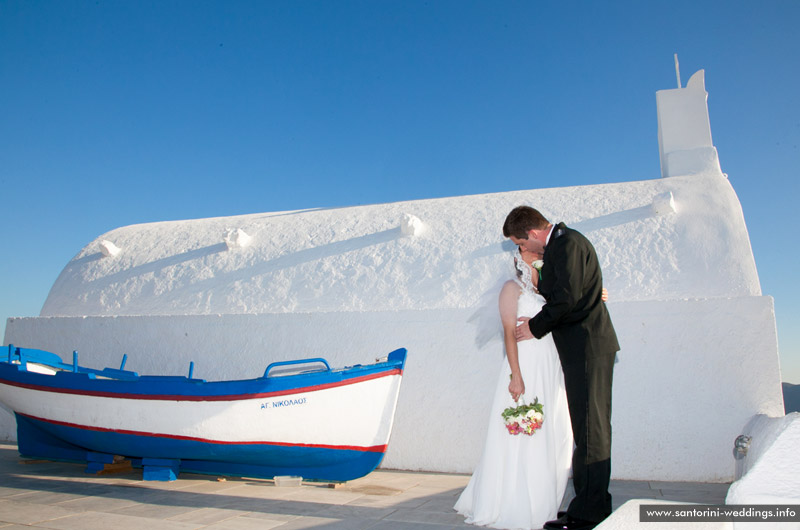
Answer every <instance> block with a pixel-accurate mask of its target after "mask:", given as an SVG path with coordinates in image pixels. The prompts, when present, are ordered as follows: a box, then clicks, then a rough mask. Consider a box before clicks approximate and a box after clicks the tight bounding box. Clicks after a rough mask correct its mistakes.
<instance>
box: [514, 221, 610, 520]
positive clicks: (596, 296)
mask: <svg viewBox="0 0 800 530" xmlns="http://www.w3.org/2000/svg"><path fill="white" fill-rule="evenodd" d="M602 289H603V277H602V273H601V272H600V264H599V263H598V260H597V254H596V253H595V250H594V247H593V246H592V244H591V243H590V242H589V240H588V239H586V238H585V237H584V236H583V234H581V233H580V232H577V231H576V230H572V229H571V228H567V227H566V226H565V225H564V223H559V224H558V225H557V226H556V227H555V228H554V229H553V232H552V234H551V236H550V240H549V242H548V244H547V246H546V247H545V251H544V266H543V267H542V274H541V279H540V280H539V292H541V294H542V296H544V298H545V300H546V304H545V305H544V307H543V308H542V310H541V311H540V312H539V314H537V315H536V316H534V317H533V318H531V319H530V322H529V325H530V328H531V333H533V335H534V336H535V337H536V338H542V337H543V336H545V335H546V334H547V333H552V334H553V341H554V342H555V344H556V348H557V349H558V355H559V357H560V358H561V366H562V368H563V371H564V384H565V386H566V390H567V401H568V403H569V413H570V416H571V419H572V432H573V435H574V437H575V445H576V448H575V452H574V454H573V457H572V475H573V483H574V485H575V495H576V496H575V499H573V501H572V503H570V505H569V509H568V511H567V513H568V514H569V515H570V516H571V517H573V518H577V519H584V520H587V521H595V522H599V521H602V520H603V519H605V518H606V517H607V516H608V515H609V514H610V513H611V495H610V494H609V493H608V485H609V480H610V478H611V381H612V375H613V367H614V358H615V355H616V352H617V351H618V350H619V343H618V342H617V335H616V333H615V332H614V326H613V325H612V324H611V318H610V317H609V315H608V311H607V310H606V306H605V303H604V302H603V301H602V300H601V291H602ZM545 406H547V404H545Z"/></svg>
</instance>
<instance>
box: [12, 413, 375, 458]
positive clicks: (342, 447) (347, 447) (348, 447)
mask: <svg viewBox="0 0 800 530" xmlns="http://www.w3.org/2000/svg"><path fill="white" fill-rule="evenodd" d="M17 414H19V415H20V416H25V417H26V418H30V419H32V420H36V421H41V422H44V423H50V424H53V425H60V426H62V427H71V428H74V429H81V430H84V431H98V432H113V433H116V434H129V435H133V436H147V437H151V438H169V439H171V440H186V441H192V442H203V443H209V444H217V445H277V446H281V447H313V448H315V449H339V450H348V451H362V452H367V453H385V452H386V449H387V447H388V445H386V444H384V445H372V446H358V445H327V444H304V443H291V442H267V441H261V440H253V441H246V442H234V441H228V440H209V439H207V438H197V437H194V436H181V435H178V434H159V433H153V432H143V431H129V430H126V429H108V428H106V427H93V426H90V425H79V424H77V423H69V422H66V421H58V420H51V419H47V418H39V417H37V416H31V415H30V414H24V413H22V412H17Z"/></svg>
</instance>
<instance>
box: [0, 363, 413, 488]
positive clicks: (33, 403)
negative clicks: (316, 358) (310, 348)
mask: <svg viewBox="0 0 800 530" xmlns="http://www.w3.org/2000/svg"><path fill="white" fill-rule="evenodd" d="M23 361H24V359H23ZM404 362H405V350H398V351H396V352H392V354H390V355H389V357H388V358H387V359H386V361H384V362H379V363H376V364H373V365H367V366H355V367H350V368H346V369H342V370H336V371H333V370H330V369H328V370H323V371H315V372H311V373H303V374H295V375H287V376H275V377H272V376H269V377H268V376H265V377H262V378H258V379H253V380H244V381H233V382H230V381H228V382H205V381H201V380H193V379H188V378H175V377H153V376H149V377H148V376H143V377H138V375H136V376H130V377H128V378H127V379H120V380H116V379H108V378H104V377H98V374H100V373H102V372H98V371H94V372H95V373H94V374H93V373H84V372H81V371H80V369H79V370H78V371H76V372H70V371H59V372H57V373H55V374H54V375H50V374H41V373H35V372H32V371H29V370H28V369H27V368H28V367H30V366H32V365H33V364H32V363H30V364H29V363H25V362H19V363H17V364H15V363H13V362H12V363H0V402H2V403H3V404H4V405H5V406H6V407H7V408H9V409H10V410H12V411H13V412H14V413H15V415H16V418H17V435H18V443H19V449H20V452H21V453H22V454H24V455H26V456H31V457H44V458H56V459H64V460H91V459H92V458H95V459H97V458H98V455H100V457H101V460H102V455H121V456H125V457H128V458H131V459H133V460H134V462H135V463H137V464H138V463H141V465H143V466H144V467H145V469H146V470H147V468H148V465H149V464H148V463H149V462H154V461H159V462H160V463H159V464H158V465H162V464H163V462H166V464H163V466H162V467H166V468H170V469H172V472H173V473H174V474H175V475H177V472H178V471H191V472H198V473H213V474H223V475H240V476H241V475H244V476H254V477H266V478H272V477H274V476H277V475H298V476H302V477H304V478H305V479H310V480H325V481H346V480H353V479H355V478H358V477H361V476H364V475H366V474H367V473H369V472H370V471H372V470H373V469H375V467H377V466H378V465H379V464H380V462H381V460H382V458H383V455H384V454H385V452H386V449H387V446H388V441H389V436H390V434H391V428H392V423H393V418H394V411H395V408H396V403H397V396H398V393H399V388H400V382H401V378H402V371H403V366H404ZM76 365H77V364H76ZM139 460H141V462H139ZM152 467H154V468H155V467H156V464H152Z"/></svg>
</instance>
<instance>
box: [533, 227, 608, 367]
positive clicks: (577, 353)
mask: <svg viewBox="0 0 800 530" xmlns="http://www.w3.org/2000/svg"><path fill="white" fill-rule="evenodd" d="M543 259H544V266H543V267H542V275H541V279H540V280H539V287H538V288H539V292H540V293H541V294H542V296H544V298H545V301H546V303H545V305H544V307H543V308H542V310H541V311H540V312H539V313H538V314H537V315H536V316H534V317H533V318H532V319H531V320H530V322H529V325H530V328H531V332H532V333H533V335H534V337H536V338H542V337H544V336H545V335H547V334H548V333H552V334H553V341H554V342H555V344H556V348H557V349H558V355H559V357H560V358H561V363H562V364H564V365H567V364H572V363H582V362H585V360H586V358H587V357H588V356H598V355H609V354H612V353H614V352H616V351H618V350H619V343H618V342H617V334H616V332H615V331H614V326H613V324H612V323H611V317H610V316H609V314H608V310H607V309H606V305H605V303H604V302H603V301H602V300H601V295H602V289H603V275H602V272H601V271H600V264H599V262H598V260H597V253H596V252H595V250H594V247H593V246H592V244H591V243H590V242H589V240H588V239H586V237H584V235H583V234H581V233H580V232H578V231H576V230H573V229H571V228H567V226H566V225H564V223H559V224H558V225H556V227H555V228H554V229H553V233H552V235H551V236H550V241H549V243H548V244H547V247H546V248H545V251H544V258H543Z"/></svg>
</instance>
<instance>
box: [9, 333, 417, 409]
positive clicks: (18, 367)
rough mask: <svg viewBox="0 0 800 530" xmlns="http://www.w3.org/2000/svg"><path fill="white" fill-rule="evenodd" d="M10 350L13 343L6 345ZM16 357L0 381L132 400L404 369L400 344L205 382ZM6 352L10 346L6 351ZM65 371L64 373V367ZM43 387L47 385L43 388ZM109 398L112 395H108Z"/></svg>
mask: <svg viewBox="0 0 800 530" xmlns="http://www.w3.org/2000/svg"><path fill="white" fill-rule="evenodd" d="M9 348H13V346H9ZM15 350H16V351H17V352H18V353H17V354H16V355H15V356H14V355H12V353H9V359H12V358H13V359H15V360H17V361H18V362H20V364H11V363H9V362H5V361H0V382H3V381H6V382H9V383H11V384H14V383H16V384H18V385H20V386H35V387H37V389H40V390H49V391H54V392H58V391H67V392H70V393H84V392H85V393H91V394H94V395H97V394H102V395H109V394H112V395H115V396H119V397H127V398H135V397H137V396H142V397H145V396H153V397H165V398H169V399H181V398H183V399H187V400H190V399H192V398H195V399H197V398H200V399H202V398H203V397H207V398H212V399H213V398H217V399H220V398H227V397H231V398H233V399H250V398H252V397H255V396H260V395H262V394H269V393H273V392H276V393H281V392H289V391H292V390H301V389H304V388H308V387H318V386H324V385H331V384H337V383H339V384H347V382H348V381H350V380H352V379H358V378H362V377H368V376H371V375H378V374H382V373H384V372H388V371H391V370H400V371H402V370H403V367H404V365H405V358H406V350H405V348H400V349H397V350H395V351H393V352H391V353H390V354H389V356H388V358H387V360H386V361H385V362H381V363H375V364H370V365H366V366H364V365H355V366H351V367H346V368H342V369H339V370H323V371H312V372H304V373H298V374H292V375H284V376H269V377H258V378H254V379H243V380H234V381H206V380H203V379H189V378H187V377H184V376H160V375H143V376H140V375H138V374H137V373H136V372H130V371H127V370H117V369H113V368H105V369H103V370H95V369H91V368H84V367H78V368H77V371H72V370H74V369H75V366H74V365H73V364H66V363H63V362H61V358H60V357H58V356H57V355H55V354H52V353H50V352H44V351H42V350H29V349H26V348H15ZM10 351H11V350H9V352H10ZM28 362H37V363H40V364H44V365H48V366H52V367H53V368H56V369H59V370H62V371H59V372H56V374H55V376H52V375H46V374H39V373H35V372H29V371H28V370H27V366H26V364H27V363H28ZM67 370H69V371H67ZM45 387H46V388H45ZM111 397H114V396H111Z"/></svg>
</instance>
